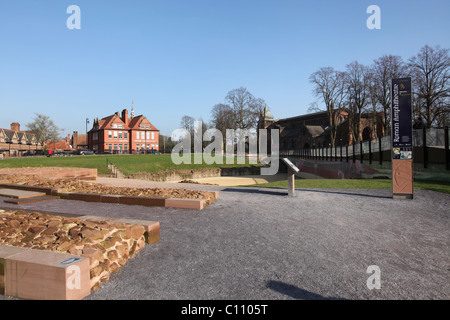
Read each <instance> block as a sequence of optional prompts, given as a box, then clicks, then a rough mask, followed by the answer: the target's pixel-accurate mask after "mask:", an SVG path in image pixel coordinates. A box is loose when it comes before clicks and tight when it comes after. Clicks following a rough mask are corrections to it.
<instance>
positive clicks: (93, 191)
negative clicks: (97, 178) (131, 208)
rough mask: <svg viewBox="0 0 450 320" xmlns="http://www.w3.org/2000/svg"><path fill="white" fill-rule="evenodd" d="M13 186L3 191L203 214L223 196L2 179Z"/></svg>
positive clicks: (23, 178)
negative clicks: (176, 209) (192, 210)
mask: <svg viewBox="0 0 450 320" xmlns="http://www.w3.org/2000/svg"><path fill="white" fill-rule="evenodd" d="M0 179H5V180H7V181H9V183H3V184H1V183H0V188H13V189H20V190H28V191H35V192H45V193H46V194H47V195H54V196H55V195H57V196H60V197H61V198H62V199H69V200H81V201H89V202H107V203H118V204H127V205H143V206H161V207H173V208H186V209H197V210H201V209H203V208H205V207H206V206H208V205H210V204H212V203H213V202H214V201H215V200H216V199H218V197H219V192H212V191H200V190H189V189H184V188H130V187H114V186H106V185H101V184H98V183H90V182H86V181H82V180H73V179H46V178H44V177H39V176H17V175H0Z"/></svg>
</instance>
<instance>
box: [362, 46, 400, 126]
mask: <svg viewBox="0 0 450 320" xmlns="http://www.w3.org/2000/svg"><path fill="white" fill-rule="evenodd" d="M370 69H371V70H370V73H371V84H370V100H371V103H372V106H373V110H374V112H377V111H382V112H383V130H384V132H385V134H387V133H388V132H389V129H390V110H391V80H392V79H397V78H402V77H405V76H406V75H407V71H406V66H405V64H404V63H403V61H402V58H401V57H400V56H393V55H384V56H382V57H380V58H378V59H376V60H374V63H373V64H372V66H371V67H370ZM374 104H375V105H374ZM376 104H379V105H380V106H381V110H379V109H378V108H377V107H376Z"/></svg>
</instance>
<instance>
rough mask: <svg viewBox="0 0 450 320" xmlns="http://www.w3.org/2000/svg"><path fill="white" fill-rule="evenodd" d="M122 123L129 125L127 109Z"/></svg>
mask: <svg viewBox="0 0 450 320" xmlns="http://www.w3.org/2000/svg"><path fill="white" fill-rule="evenodd" d="M122 121H123V122H124V123H125V125H128V110H127V109H123V110H122Z"/></svg>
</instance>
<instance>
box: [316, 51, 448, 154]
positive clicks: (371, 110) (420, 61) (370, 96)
mask: <svg viewBox="0 0 450 320" xmlns="http://www.w3.org/2000/svg"><path fill="white" fill-rule="evenodd" d="M406 77H411V79H412V99H411V100H412V109H413V110H412V111H413V119H414V121H415V123H416V124H417V125H419V126H426V127H431V126H445V125H448V124H449V122H450V115H449V113H450V104H449V100H450V99H449V97H450V87H449V77H450V57H449V50H448V49H444V48H440V47H439V46H436V47H434V48H433V47H430V46H428V45H425V46H424V47H422V48H421V49H420V50H419V52H418V53H417V54H416V55H415V56H412V57H411V58H409V59H408V60H407V61H403V59H402V57H400V56H395V55H383V56H382V57H380V58H378V59H375V60H374V61H373V63H372V64H371V65H363V64H361V63H359V62H358V61H356V60H355V61H352V62H350V63H349V64H347V65H346V68H345V70H343V71H340V70H335V69H334V68H333V67H322V68H320V69H319V70H318V71H316V72H314V73H312V74H311V75H310V77H309V80H310V83H311V84H312V85H313V93H314V95H315V96H316V97H317V98H319V101H320V102H321V106H320V107H319V105H318V104H317V103H313V104H311V106H310V108H309V109H308V111H310V112H314V111H327V115H328V119H329V123H330V139H331V144H332V145H333V146H334V145H335V140H336V134H337V127H338V125H339V121H340V119H341V117H340V116H341V112H342V111H344V110H345V111H346V112H347V113H348V120H349V129H350V130H351V131H350V132H351V133H352V135H353V137H355V140H356V141H357V142H359V140H360V134H359V133H360V124H361V115H362V114H363V113H368V114H370V115H371V116H372V117H373V120H374V121H372V123H373V126H374V127H373V128H371V129H372V131H373V132H374V133H376V132H377V128H376V125H377V121H376V119H377V118H378V117H379V115H383V116H382V124H381V125H382V126H383V130H382V131H383V132H384V133H385V134H389V132H390V109H391V79H396V78H406Z"/></svg>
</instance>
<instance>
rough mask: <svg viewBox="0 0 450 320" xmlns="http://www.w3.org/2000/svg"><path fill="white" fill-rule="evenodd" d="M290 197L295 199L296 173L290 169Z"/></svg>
mask: <svg viewBox="0 0 450 320" xmlns="http://www.w3.org/2000/svg"><path fill="white" fill-rule="evenodd" d="M288 196H289V197H295V173H294V170H292V169H291V168H289V167H288Z"/></svg>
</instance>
